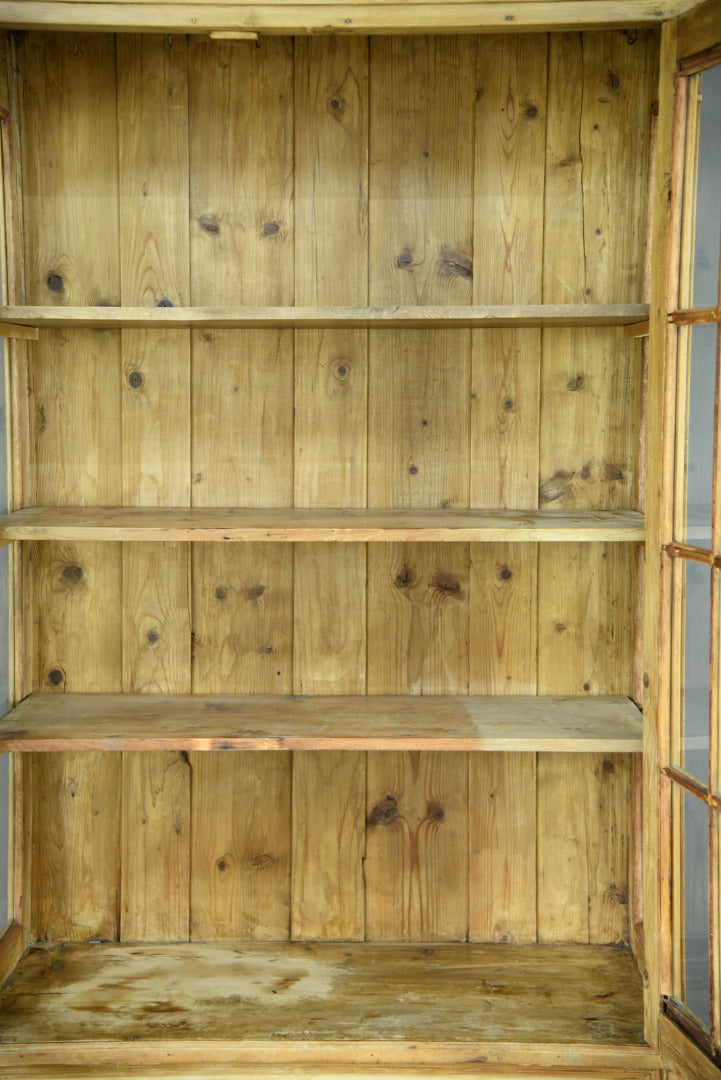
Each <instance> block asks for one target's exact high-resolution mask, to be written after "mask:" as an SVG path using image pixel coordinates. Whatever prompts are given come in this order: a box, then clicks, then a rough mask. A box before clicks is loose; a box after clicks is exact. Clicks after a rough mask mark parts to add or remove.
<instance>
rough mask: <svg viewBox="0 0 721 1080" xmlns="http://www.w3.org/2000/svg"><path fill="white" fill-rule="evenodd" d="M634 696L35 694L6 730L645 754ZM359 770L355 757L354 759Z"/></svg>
mask: <svg viewBox="0 0 721 1080" xmlns="http://www.w3.org/2000/svg"><path fill="white" fill-rule="evenodd" d="M640 739H641V715H640V713H639V711H638V709H637V708H636V706H635V705H634V704H633V702H632V701H631V700H630V699H629V698H624V697H599V696H595V695H582V696H578V697H550V696H549V697H544V696H540V697H539V696H536V695H519V696H515V695H504V696H486V697H468V696H466V695H460V696H458V697H452V696H443V697H441V696H436V695H430V694H424V695H413V696H405V695H401V694H392V695H388V696H384V695H372V696H370V695H368V696H366V695H346V694H340V693H334V694H330V695H313V696H301V695H298V694H294V695H293V696H292V697H289V696H287V695H283V694H263V693H258V694H252V695H247V694H237V695H231V694H223V695H215V694H213V695H208V694H205V693H199V692H196V693H195V694H193V695H188V694H167V693H164V694H157V693H156V694H152V695H146V694H137V693H135V694H134V693H125V694H72V693H71V694H62V695H58V694H31V695H30V697H27V698H26V699H25V700H24V701H22V702H20V704H19V705H17V706H16V707H15V708H14V709H13V710H12V711H11V712H10V713H8V715H7V716H6V717H5V719H4V721H3V723H2V725H0V747H2V748H3V749H8V750H10V749H13V750H45V751H50V750H58V749H62V748H64V747H66V748H71V749H96V750H108V749H126V750H137V749H145V750H151V749H152V750H180V751H182V750H191V749H197V750H242V749H262V750H273V749H291V748H295V749H299V750H311V749H318V750H320V749H325V750H328V749H332V748H333V747H334V746H342V747H343V748H344V749H345V750H358V749H368V750H379V749H399V748H401V747H409V748H411V749H413V750H423V749H441V750H463V749H468V750H486V751H488V750H546V751H556V752H559V751H562V752H565V753H578V752H581V753H588V752H589V751H591V750H594V751H599V752H603V751H613V750H615V751H620V752H624V751H628V752H635V751H638V750H639V749H640ZM356 766H357V761H356Z"/></svg>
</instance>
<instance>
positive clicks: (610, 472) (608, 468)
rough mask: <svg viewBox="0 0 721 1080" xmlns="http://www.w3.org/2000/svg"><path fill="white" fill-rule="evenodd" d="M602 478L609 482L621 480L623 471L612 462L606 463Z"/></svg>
mask: <svg viewBox="0 0 721 1080" xmlns="http://www.w3.org/2000/svg"><path fill="white" fill-rule="evenodd" d="M603 478H604V480H608V481H610V482H613V481H614V480H615V481H619V482H620V481H622V480H623V469H621V467H620V466H619V465H614V464H613V462H610V461H607V462H606V463H605V464H604V466H603Z"/></svg>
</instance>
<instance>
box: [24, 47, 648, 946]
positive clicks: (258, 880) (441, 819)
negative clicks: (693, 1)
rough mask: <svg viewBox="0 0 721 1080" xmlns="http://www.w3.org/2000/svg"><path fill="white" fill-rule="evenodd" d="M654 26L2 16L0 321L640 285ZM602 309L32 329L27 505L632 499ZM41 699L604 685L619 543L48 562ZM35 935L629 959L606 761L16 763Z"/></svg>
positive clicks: (505, 296) (33, 580)
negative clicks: (569, 324) (258, 34)
mask: <svg viewBox="0 0 721 1080" xmlns="http://www.w3.org/2000/svg"><path fill="white" fill-rule="evenodd" d="M655 49H656V37H655V33H654V32H652V31H643V32H639V33H635V32H634V33H628V34H627V33H626V32H619V31H612V32H604V33H583V34H575V33H574V34H563V35H557V34H551V35H540V34H533V35H519V36H510V35H503V36H498V37H493V36H480V37H476V36H472V35H470V36H465V37H451V36H443V37H438V38H427V37H414V38H388V39H383V38H373V39H370V40H369V39H364V38H359V37H348V38H337V39H336V38H331V37H319V38H303V39H297V40H295V41H293V40H290V39H280V38H279V39H273V38H271V39H268V40H266V41H264V42H263V44H262V46H261V47H260V48H257V47H256V46H255V45H254V44H253V43H249V42H211V41H209V40H207V39H203V38H200V37H193V38H188V39H187V40H186V39H184V38H182V37H178V36H173V37H172V38H170V39H169V38H168V37H167V35H163V36H157V37H145V38H141V37H137V36H132V35H130V36H118V37H117V39H115V38H113V37H112V36H110V35H107V36H105V35H76V34H70V35H68V34H20V35H18V36H17V38H16V39H15V53H16V68H17V72H18V74H17V76H16V78H17V86H16V99H17V103H18V105H17V116H14V117H13V123H16V124H17V125H18V128H19V134H20V151H21V158H22V160H21V173H22V184H23V213H24V249H25V278H26V287H25V288H26V293H25V296H24V297H23V298H22V301H23V302H26V303H37V304H52V303H62V304H108V303H109V304H117V303H123V304H140V305H143V304H149V305H153V304H158V303H172V304H174V305H182V304H197V305H203V304H218V305H222V304H240V303H243V304H256V303H257V304H293V303H297V304H366V303H372V304H393V303H411V304H412V303H417V302H418V303H424V302H427V303H433V304H444V303H454V304H465V303H511V302H515V303H540V302H549V303H583V302H584V301H588V302H598V303H601V302H614V301H617V302H634V301H638V300H640V299H641V288H642V278H643V273H642V269H643V266H642V264H643V241H644V235H645V233H644V229H645V225H644V207H645V194H644V192H645V185H646V158H647V141H648V128H649V117H650V110H651V98H652V91H651V89H650V88H651V87H652V86H653V85H654V62H655V61H654V58H655ZM640 380H641V364H640V355H639V351H638V346H637V345H636V344H634V343H630V342H628V341H626V340H625V339H624V338H623V337H622V336H621V334H620V332H619V331H618V330H615V329H603V328H598V329H593V330H575V329H574V330H565V329H557V330H545V331H543V332H541V331H539V330H534V329H524V330H513V329H503V330H488V331H470V330H466V329H457V330H432V331H431V330H425V331H424V330H410V331H399V330H375V331H363V330H361V331H359V330H343V329H336V330H323V331H315V330H299V331H296V332H295V333H294V332H293V331H287V330H281V331H275V330H253V331H232V330H211V331H208V330H199V331H192V332H191V331H185V330H174V331H167V332H165V331H163V332H161V331H122V332H120V331H77V330H70V331H60V330H58V331H49V330H43V331H42V332H41V336H40V340H39V342H38V343H37V344H34V345H31V346H29V379H28V388H27V397H28V410H27V413H28V416H29V421H28V424H29V430H28V432H27V442H28V444H29V446H30V447H31V451H32V452H31V460H30V461H29V462H28V464H27V470H26V475H25V477H24V485H23V490H24V492H25V493H26V494H25V501H26V503H27V504H33V503H37V504H51V505H55V504H77V503H85V504H93V503H111V504H112V503H125V504H140V505H176V506H184V505H186V506H187V505H194V506H214V505H234V506H243V505H245V506H253V505H255V506H291V505H297V506H324V505H325V506H363V505H369V506H404V507H419V508H420V507H428V506H433V507H438V506H448V507H469V506H470V507H483V506H487V507H499V506H505V507H516V508H535V507H537V506H539V505H540V506H550V507H558V508H561V507H569V508H570V507H585V508H596V507H601V508H614V507H619V508H626V507H634V506H635V505H636V504H637V487H638V477H637V472H636V462H637V442H638V426H639V416H640ZM25 567H26V568H25V578H26V580H25V596H26V597H27V601H26V602H27V612H26V614H27V617H28V620H29V622H30V623H31V624H32V625H33V626H34V632H33V635H31V636H33V638H34V640H33V641H32V645H31V650H30V651H31V653H32V655H28V656H27V657H26V667H27V670H28V671H30V672H31V673H32V674H31V677H30V679H29V682H31V683H32V684H33V685H34V686H35V687H36V688H37V689H39V690H42V691H48V692H53V691H55V692H62V691H64V690H68V691H72V690H91V691H92V690H107V691H110V690H120V689H122V690H124V691H128V692H148V693H152V692H160V691H165V692H196V693H210V692H213V693H233V692H238V693H266V692H273V693H293V692H295V693H329V694H333V693H365V692H368V693H406V694H407V693H416V694H422V693H452V694H466V693H469V692H470V693H511V694H513V693H535V692H538V693H591V694H593V693H601V694H603V693H611V694H619V693H620V694H626V693H628V694H631V693H632V692H633V655H634V642H633V612H634V603H635V600H634V596H635V552H634V550H633V549H632V548H631V547H630V546H629V547H628V548H626V547H625V546H624V545H610V544H608V545H606V544H586V545H580V544H579V545H572V544H571V545H569V544H563V545H546V546H544V545H533V544H512V545H482V544H472V545H467V544H412V545H385V544H373V545H368V547H367V549H366V547H365V546H363V545H354V544H347V545H346V544H344V545H338V546H335V547H334V546H333V545H314V544H298V545H295V547H294V546H293V545H284V544H269V545H263V544H257V545H246V546H243V545H231V544H228V545H222V546H221V545H210V544H209V545H204V544H200V545H195V546H193V547H192V549H191V546H190V545H182V544H165V545H153V544H141V543H138V544H127V545H120V544H116V545H113V544H93V545H90V544H87V545H83V544H51V543H47V544H45V543H43V544H37V545H35V546H33V547H32V548H31V549H30V550H29V551H28V554H27V558H26V560H25ZM33 807H34V813H35V819H34V823H33V860H32V897H33V901H32V921H33V933H34V935H35V936H37V937H38V938H40V939H66V938H67V939H72V940H87V939H94V938H98V937H102V938H109V939H120V940H138V939H146V940H186V939H188V938H194V939H197V940H209V939H214V938H222V939H234V938H239V939H240V938H245V939H248V938H276V939H282V938H284V937H288V936H292V937H294V938H299V939H302V938H334V939H356V940H357V939H363V938H368V939H373V940H451V939H452V940H464V939H466V938H470V939H471V940H478V941H484V940H490V941H492V940H506V941H535V940H541V941H558V940H570V941H619V940H625V939H627V938H628V906H627V900H628V888H629V886H628V849H629V845H630V842H631V836H630V834H631V796H630V760H629V759H628V758H624V757H623V756H612V755H611V756H609V755H553V754H541V755H533V754H512V753H507V754H501V753H498V754H474V755H465V754H457V753H435V752H424V753H407V754H406V753H369V754H361V753H334V752H322V753H320V752H319V753H315V754H313V753H296V754H295V755H290V754H286V753H266V754H262V753H239V752H234V753H232V754H215V753H204V754H200V753H195V754H191V755H184V754H174V753H168V754H161V753H142V754H140V753H129V752H128V753H125V754H122V755H121V754H94V753H86V754H75V755H70V754H66V755H36V757H35V758H34V761H33Z"/></svg>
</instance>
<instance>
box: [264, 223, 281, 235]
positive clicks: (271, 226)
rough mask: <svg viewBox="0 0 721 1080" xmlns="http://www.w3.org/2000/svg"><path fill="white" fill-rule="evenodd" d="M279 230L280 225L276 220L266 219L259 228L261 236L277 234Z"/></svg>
mask: <svg viewBox="0 0 721 1080" xmlns="http://www.w3.org/2000/svg"><path fill="white" fill-rule="evenodd" d="M279 232H280V225H279V224H278V222H277V221H266V222H265V224H264V225H263V228H262V229H261V230H260V235H261V236H277V235H278V233H279Z"/></svg>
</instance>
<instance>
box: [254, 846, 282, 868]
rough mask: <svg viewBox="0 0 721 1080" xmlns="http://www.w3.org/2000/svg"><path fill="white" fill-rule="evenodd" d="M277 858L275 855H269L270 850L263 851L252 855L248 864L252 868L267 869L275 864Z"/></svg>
mask: <svg viewBox="0 0 721 1080" xmlns="http://www.w3.org/2000/svg"><path fill="white" fill-rule="evenodd" d="M276 862H277V860H276V857H275V855H271V854H270V852H268V851H264V852H263V854H262V855H254V856H253V858H252V859H251V860H250V865H251V866H252V867H253V869H254V870H269V869H270V868H271V867H273V866H275V864H276Z"/></svg>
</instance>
